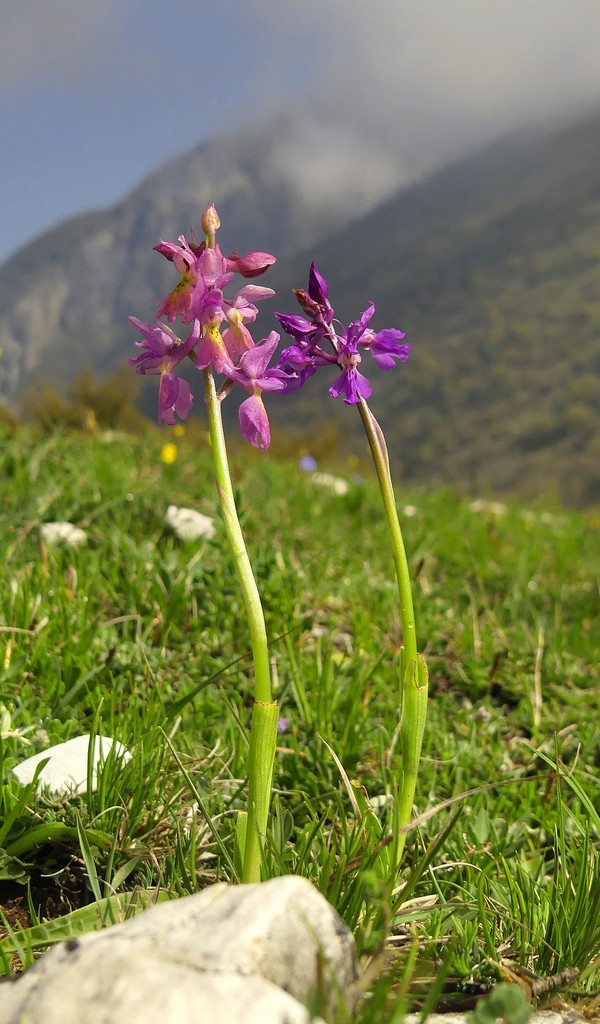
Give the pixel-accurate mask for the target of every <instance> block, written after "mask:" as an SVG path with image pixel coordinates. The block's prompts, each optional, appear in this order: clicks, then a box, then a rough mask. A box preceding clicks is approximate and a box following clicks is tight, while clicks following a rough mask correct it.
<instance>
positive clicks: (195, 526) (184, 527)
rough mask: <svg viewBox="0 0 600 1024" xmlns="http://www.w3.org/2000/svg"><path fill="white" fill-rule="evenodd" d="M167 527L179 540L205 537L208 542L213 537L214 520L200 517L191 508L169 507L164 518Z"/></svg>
mask: <svg viewBox="0 0 600 1024" xmlns="http://www.w3.org/2000/svg"><path fill="white" fill-rule="evenodd" d="M165 522H166V523H167V526H170V527H171V529H172V530H173V531H174V532H175V533H176V534H177V536H178V537H179V539H180V540H198V538H199V537H206V539H207V540H210V539H211V538H212V537H214V535H215V526H214V520H213V519H211V518H210V516H204V515H202V512H196V510H195V509H193V508H178V507H177V505H169V507H168V509H167V514H166V516H165Z"/></svg>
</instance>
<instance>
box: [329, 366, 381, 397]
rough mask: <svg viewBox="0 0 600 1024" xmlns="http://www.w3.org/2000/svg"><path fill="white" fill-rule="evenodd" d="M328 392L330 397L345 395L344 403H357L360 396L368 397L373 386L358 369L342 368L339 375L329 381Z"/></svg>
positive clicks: (371, 392)
mask: <svg viewBox="0 0 600 1024" xmlns="http://www.w3.org/2000/svg"><path fill="white" fill-rule="evenodd" d="M329 394H330V395H331V396H332V398H340V397H341V396H342V395H345V398H344V402H345V403H346V405H357V404H358V403H359V402H360V400H361V398H370V397H371V395H372V394H373V388H372V387H371V385H370V383H369V381H368V380H367V378H366V377H363V375H362V373H359V372H358V370H354V369H353V370H344V372H343V373H340V375H339V377H336V378H335V380H333V381H332V382H331V385H330V387H329Z"/></svg>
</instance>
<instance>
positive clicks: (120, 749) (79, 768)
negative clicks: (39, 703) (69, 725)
mask: <svg viewBox="0 0 600 1024" xmlns="http://www.w3.org/2000/svg"><path fill="white" fill-rule="evenodd" d="M90 740H91V736H90V735H89V734H85V735H84V736H75V738H74V739H72V740H67V741H66V743H57V744H55V745H54V746H53V747H48V749H47V750H42V752H41V753H40V754H34V756H33V757H28V758H27V759H26V760H25V761H21V763H20V764H18V765H15V767H14V768H13V774H14V775H16V777H17V779H18V780H19V782H20V783H21V785H23V786H26V785H27V784H28V783H29V782H32V781H33V777H34V775H35V770H36V768H37V766H38V765H39V764H40V763H41V762H42V761H45V760H46V759H47V758H50V760H49V761H48V764H47V765H46V766H45V767H44V768H42V770H41V772H40V774H39V776H38V779H37V787H38V792H41V791H42V790H43V789H45V788H46V787H47V788H48V789H49V790H50V792H51V793H53V794H55V795H56V794H60V795H63V794H69V793H70V794H76V793H85V792H86V790H87V769H88V752H89V746H90ZM113 746H114V747H115V753H116V755H117V757H118V758H119V759H121V760H122V761H123V762H126V761H130V760H131V754H130V753H129V751H128V750H126V749H125V747H124V746H123V745H122V744H121V743H119V742H118V741H117V740H113V739H111V738H110V737H109V736H96V742H95V743H94V752H93V769H92V791H94V790H95V789H96V785H97V782H98V765H99V764H100V762H104V761H106V759H107V757H108V755H109V752H110V751H111V749H112V747H113ZM0 1024H1V1021H0Z"/></svg>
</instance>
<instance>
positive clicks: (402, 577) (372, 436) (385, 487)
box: [358, 398, 417, 664]
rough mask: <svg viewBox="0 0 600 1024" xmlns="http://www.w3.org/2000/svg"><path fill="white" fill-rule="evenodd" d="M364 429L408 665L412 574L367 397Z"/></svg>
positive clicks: (412, 643)
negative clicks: (385, 528) (376, 482)
mask: <svg viewBox="0 0 600 1024" xmlns="http://www.w3.org/2000/svg"><path fill="white" fill-rule="evenodd" d="M358 411H359V413H360V416H361V419H362V421H363V426H364V428H365V432H366V435H367V439H368V441H369V447H370V449H371V455H372V456H373V462H374V463H375V469H376V471H377V479H378V480H379V488H380V490H381V497H382V500H383V507H384V510H385V517H386V520H387V524H388V530H389V533H390V538H391V541H392V552H393V556H394V565H395V567H396V578H397V580H398V590H399V592H400V613H401V616H402V632H403V642H404V659H405V664H406V663H410V662H411V661H414V662H415V663H416V661H417V629H416V625H415V612H414V607H413V599H412V590H411V585H410V572H409V569H408V561H407V558H406V549H405V547H404V540H403V538H402V530H401V529H400V522H399V520H398V511H397V509H396V498H395V496H394V487H393V484H392V478H391V474H390V462H389V458H388V452H387V446H386V443H385V438H384V436H383V431H382V429H381V427H380V426H379V424H378V422H377V420H376V419H375V417H374V416H373V413H372V412H371V410H370V409H369V406H368V405H367V403H366V402H365V400H364V398H363V399H361V402H360V405H359V406H358Z"/></svg>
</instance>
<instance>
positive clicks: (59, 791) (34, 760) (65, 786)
mask: <svg viewBox="0 0 600 1024" xmlns="http://www.w3.org/2000/svg"><path fill="white" fill-rule="evenodd" d="M90 740H91V736H90V735H89V734H86V735H84V736H75V737H74V738H73V739H72V740H67V741H66V742H65V743H56V744H55V745H54V746H53V747H48V749H47V750H42V751H41V753H39V754H34V756H33V757H28V758H27V759H26V760H25V761H21V763H20V764H17V765H15V767H14V768H13V774H14V775H15V776H16V777H17V779H18V780H19V782H20V783H21V785H22V786H26V785H27V784H28V783H30V782H32V781H33V777H34V775H35V771H36V768H37V767H38V765H39V764H40V763H41V762H42V761H45V760H46V759H47V758H50V760H49V761H48V764H47V765H46V766H45V767H44V768H42V770H41V772H40V774H39V775H38V779H37V788H38V792H41V791H42V790H43V789H46V788H48V790H49V791H50V792H51V793H52V794H54V795H60V796H62V795H66V794H71V795H76V794H78V793H85V792H86V791H87V770H88V752H89V746H90ZM113 746H114V748H115V754H116V755H117V757H118V758H119V759H120V760H122V762H123V763H124V762H126V761H130V760H131V754H130V753H129V751H128V750H126V749H125V747H124V746H123V745H122V744H121V743H119V742H118V741H117V740H113V739H111V738H110V737H109V736H96V742H95V743H94V753H93V768H92V792H93V791H94V790H95V789H96V786H97V783H98V765H99V764H100V763H101V762H102V763H104V762H105V761H106V759H107V757H108V755H109V753H110V751H111V749H112V748H113Z"/></svg>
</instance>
